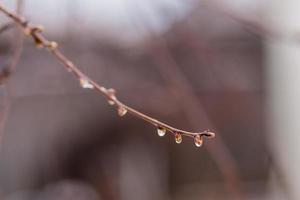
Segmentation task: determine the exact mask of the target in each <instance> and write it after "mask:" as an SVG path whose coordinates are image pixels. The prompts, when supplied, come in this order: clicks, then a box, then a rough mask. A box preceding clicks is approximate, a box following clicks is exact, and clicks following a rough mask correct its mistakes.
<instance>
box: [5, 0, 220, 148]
mask: <svg viewBox="0 0 300 200" xmlns="http://www.w3.org/2000/svg"><path fill="white" fill-rule="evenodd" d="M0 11H2V12H3V13H4V14H5V15H7V16H8V17H9V18H11V19H13V20H14V21H15V22H16V23H18V24H19V25H20V26H21V27H22V28H23V30H24V33H25V34H26V35H28V36H31V37H32V38H33V40H34V42H35V44H36V46H37V47H41V48H45V49H48V50H49V51H50V52H51V53H52V55H53V56H54V57H55V58H57V59H58V60H59V61H60V62H61V64H63V66H64V67H65V68H66V69H67V70H68V71H69V72H70V73H72V74H73V75H74V76H75V77H76V78H77V79H78V80H79V82H80V85H81V86H82V87H83V88H88V89H94V90H95V91H97V92H99V93H101V94H102V95H104V97H106V99H107V101H108V103H109V104H110V105H113V106H115V107H116V108H117V110H118V114H119V115H120V116H124V115H125V114H126V113H127V112H128V113H130V114H132V115H133V116H135V117H137V118H140V119H142V120H144V121H146V122H149V123H150V124H152V125H154V126H156V127H157V129H158V134H159V135H160V136H163V135H164V134H165V133H171V134H173V135H174V136H175V140H176V142H177V143H180V142H181V141H182V137H181V136H182V135H184V136H188V137H191V138H193V139H194V140H195V144H196V146H199V145H198V144H199V143H201V144H202V142H203V137H208V138H213V137H215V134H214V133H213V132H210V131H208V130H206V131H202V132H189V131H184V130H180V129H177V128H174V127H172V126H170V125H168V124H165V123H163V122H161V121H159V120H157V119H154V118H152V117H150V116H148V115H146V114H143V113H141V112H139V111H137V110H135V109H134V108H132V107H129V106H127V105H126V104H124V103H122V102H121V101H120V100H118V99H117V97H116V91H115V90H114V89H106V88H105V87H103V86H102V85H100V84H98V83H96V82H95V81H93V80H92V79H91V78H89V77H88V76H87V75H86V74H84V73H83V72H82V71H80V70H79V68H78V67H77V66H76V65H75V64H74V63H73V62H71V61H70V60H69V59H68V58H67V57H66V56H65V55H64V54H63V53H62V52H61V51H60V50H59V49H58V45H57V43H56V42H53V41H49V40H48V39H47V38H46V37H44V35H43V34H42V31H43V28H42V27H41V26H34V25H31V24H30V23H29V22H28V21H27V20H26V19H25V18H23V17H21V16H19V15H17V14H15V13H13V12H11V11H9V10H8V9H7V8H5V7H4V6H3V5H2V4H0Z"/></svg>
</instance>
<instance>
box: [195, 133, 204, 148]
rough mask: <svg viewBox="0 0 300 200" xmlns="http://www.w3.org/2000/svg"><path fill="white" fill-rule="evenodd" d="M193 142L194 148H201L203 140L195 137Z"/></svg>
mask: <svg viewBox="0 0 300 200" xmlns="http://www.w3.org/2000/svg"><path fill="white" fill-rule="evenodd" d="M194 142H195V145H196V147H201V146H202V144H203V140H202V138H201V136H200V135H196V136H195V138H194Z"/></svg>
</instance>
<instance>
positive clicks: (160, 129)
mask: <svg viewBox="0 0 300 200" xmlns="http://www.w3.org/2000/svg"><path fill="white" fill-rule="evenodd" d="M166 132H167V129H166V128H164V127H158V128H157V134H158V135H159V136H160V137H163V136H164V135H165V134H166Z"/></svg>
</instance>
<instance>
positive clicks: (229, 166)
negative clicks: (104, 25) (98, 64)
mask: <svg viewBox="0 0 300 200" xmlns="http://www.w3.org/2000/svg"><path fill="white" fill-rule="evenodd" d="M138 20H139V21H138ZM138 20H136V18H132V21H133V22H134V24H135V25H136V26H144V27H138V28H142V29H143V30H147V32H148V33H149V35H150V40H151V42H149V43H148V44H149V46H148V48H149V49H148V50H149V51H150V52H149V53H150V56H151V57H152V58H153V60H154V62H155V63H156V64H155V65H154V66H155V67H157V70H158V72H159V73H160V75H161V76H162V78H163V79H164V80H165V82H166V84H167V87H168V88H169V90H170V91H171V92H172V94H173V95H174V99H175V100H178V101H179V103H180V104H181V106H180V107H181V108H182V111H183V112H184V114H185V116H186V118H187V120H188V122H189V123H190V125H191V126H192V128H194V129H198V128H199V126H200V123H201V124H202V125H205V126H208V127H211V128H212V129H213V130H214V131H216V128H215V127H214V125H213V122H212V121H211V120H210V119H209V116H208V115H207V112H206V110H205V108H204V106H203V104H202V103H201V100H200V99H199V98H198V96H197V95H196V94H195V91H194V88H193V85H192V83H190V81H189V80H188V79H187V78H186V77H185V75H184V73H183V72H182V70H181V68H180V66H179V65H178V63H177V61H176V59H175V57H174V56H173V55H172V52H171V51H170V49H169V47H168V44H167V41H166V40H165V39H164V38H163V37H162V36H159V35H158V34H156V33H155V31H153V30H152V29H151V26H150V25H148V24H147V20H144V19H143V15H139V16H138ZM183 31H185V32H184V33H185V37H186V38H188V39H189V40H190V39H191V38H192V39H194V40H193V41H191V43H193V46H194V48H196V49H199V48H202V47H200V46H199V45H197V42H198V41H197V40H198V38H199V37H197V36H194V34H193V33H192V31H191V30H183ZM199 54H200V53H199ZM196 57H197V58H199V57H206V56H205V55H196ZM205 59H209V58H205ZM206 61H207V62H209V61H208V60H206ZM205 147H206V148H207V150H208V152H209V153H210V155H211V157H212V159H213V160H214V162H215V164H216V166H217V168H218V169H219V171H220V172H221V175H222V176H223V179H224V182H225V187H226V189H227V191H228V193H229V194H230V195H232V197H233V198H234V199H242V197H243V193H242V189H241V184H240V176H239V170H238V164H237V162H236V160H235V159H234V157H233V156H232V154H231V152H230V151H229V149H228V148H227V146H226V144H225V143H224V142H223V140H222V139H221V137H220V136H219V137H217V138H215V141H214V142H213V143H209V144H207V145H206V146H205Z"/></svg>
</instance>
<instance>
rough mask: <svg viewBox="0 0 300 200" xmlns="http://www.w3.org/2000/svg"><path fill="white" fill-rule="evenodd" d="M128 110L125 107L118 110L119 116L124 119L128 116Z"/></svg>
mask: <svg viewBox="0 0 300 200" xmlns="http://www.w3.org/2000/svg"><path fill="white" fill-rule="evenodd" d="M126 113H127V110H126V109H125V108H124V107H119V109H118V114H119V116H120V117H123V116H124V115H126Z"/></svg>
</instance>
